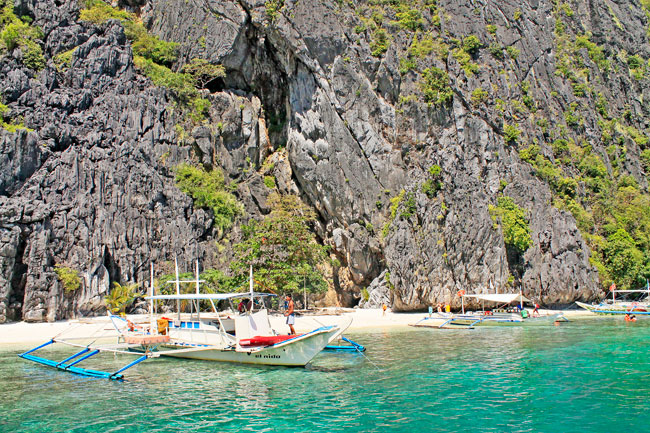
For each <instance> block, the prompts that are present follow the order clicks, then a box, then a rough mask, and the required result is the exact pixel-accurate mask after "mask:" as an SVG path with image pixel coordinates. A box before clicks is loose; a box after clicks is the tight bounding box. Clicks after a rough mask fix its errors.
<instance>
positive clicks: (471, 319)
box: [411, 291, 568, 329]
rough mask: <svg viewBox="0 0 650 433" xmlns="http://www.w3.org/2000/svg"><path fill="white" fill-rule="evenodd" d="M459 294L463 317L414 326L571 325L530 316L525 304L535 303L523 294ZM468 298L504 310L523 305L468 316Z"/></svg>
mask: <svg viewBox="0 0 650 433" xmlns="http://www.w3.org/2000/svg"><path fill="white" fill-rule="evenodd" d="M459 294H460V296H461V298H462V299H463V307H462V313H460V314H455V313H432V314H431V315H430V316H429V317H425V318H424V319H422V320H420V321H418V322H416V323H414V324H412V325H411V326H415V327H424V328H441V329H454V328H465V329H473V328H474V327H476V326H521V325H524V326H540V325H542V326H543V325H552V324H555V323H556V322H568V319H567V318H566V317H564V315H563V314H562V313H556V314H548V315H540V316H536V317H532V316H531V315H530V314H528V311H527V310H525V309H523V303H524V302H530V303H532V302H531V301H530V299H528V298H526V297H525V296H523V295H522V294H521V293H519V294H516V293H492V294H470V295H467V294H465V293H464V291H460V292H459ZM465 298H472V299H476V300H480V301H482V302H485V301H488V302H494V303H497V304H501V305H502V306H503V305H510V304H512V303H514V302H517V303H519V308H518V309H514V308H503V307H500V308H495V309H492V310H485V309H483V310H482V311H473V312H465V306H464V299H465Z"/></svg>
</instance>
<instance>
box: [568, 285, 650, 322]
mask: <svg viewBox="0 0 650 433" xmlns="http://www.w3.org/2000/svg"><path fill="white" fill-rule="evenodd" d="M610 291H611V292H612V299H606V300H604V301H603V302H601V303H600V304H591V305H590V304H585V303H584V302H576V304H577V305H578V306H579V307H581V308H584V309H585V310H587V311H591V312H592V313H595V314H599V315H621V314H622V315H628V314H634V315H635V316H636V315H638V316H640V317H642V316H648V315H650V283H647V282H646V288H645V290H643V289H639V290H616V289H615V286H614V285H612V287H611V288H610ZM617 293H618V294H622V295H623V299H621V298H619V299H617V298H616V294H617ZM633 293H642V294H645V297H642V298H641V299H639V300H637V301H630V300H626V299H625V297H626V296H630V295H631V294H633Z"/></svg>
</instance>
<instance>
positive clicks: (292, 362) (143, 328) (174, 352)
mask: <svg viewBox="0 0 650 433" xmlns="http://www.w3.org/2000/svg"><path fill="white" fill-rule="evenodd" d="M176 275H177V278H176V281H174V282H175V283H176V294H172V295H164V294H161V295H156V294H154V287H153V265H152V269H151V285H150V289H149V290H150V294H149V296H147V297H146V298H145V299H147V300H148V301H149V307H150V308H149V310H150V313H149V316H150V317H149V324H148V325H147V324H145V325H140V326H136V325H134V324H133V323H131V322H130V321H128V320H126V319H122V318H120V317H119V316H110V317H111V322H112V323H113V325H114V327H115V330H116V331H117V334H118V341H117V344H99V343H97V344H96V341H97V340H93V341H92V342H91V343H88V344H84V343H82V342H80V341H82V339H79V338H62V337H54V338H52V339H50V340H49V341H48V342H46V343H44V344H42V345H40V346H38V347H36V348H34V349H31V350H29V351H27V352H25V353H22V354H20V355H19V356H20V357H21V358H24V359H27V360H30V361H34V362H37V363H39V364H42V365H46V366H50V367H55V368H57V369H59V370H63V371H69V372H72V373H76V374H80V375H84V376H90V377H99V378H106V379H116V380H121V379H123V374H122V372H124V371H125V370H127V369H128V368H131V367H133V366H134V365H136V364H138V363H140V362H142V361H145V360H146V359H149V358H156V357H159V356H165V357H173V358H187V359H199V360H208V361H224V362H237V363H244V364H256V365H279V366H296V367H304V366H305V365H307V364H308V363H309V362H310V361H311V360H312V359H313V358H314V356H316V355H317V354H318V353H319V352H321V351H322V350H323V349H324V348H325V346H327V345H328V343H329V342H330V341H332V340H333V339H335V338H337V337H338V336H339V335H340V334H341V332H342V331H341V329H340V328H339V327H338V326H336V325H331V326H321V327H319V328H316V329H313V330H312V331H310V332H307V333H305V334H301V335H279V334H278V333H277V332H275V331H274V330H273V329H272V328H271V325H270V322H269V318H268V314H267V311H266V309H261V310H260V311H257V312H255V313H253V312H252V311H247V312H246V314H245V315H241V316H235V317H234V325H235V335H232V334H230V333H229V332H227V330H226V328H227V326H226V325H225V324H224V320H223V319H222V316H221V315H220V314H219V312H218V311H217V308H216V305H215V301H222V300H231V299H234V298H248V299H250V300H251V301H253V304H254V300H255V298H265V297H268V296H275V295H273V294H270V293H259V292H254V291H253V279H252V269H251V279H250V290H249V291H248V292H243V293H225V294H222V293H220V294H203V293H199V282H200V281H199V278H198V265H197V279H196V281H195V282H196V293H192V294H181V293H180V283H182V282H183V281H180V280H179V278H178V267H177V270H176ZM169 300H172V301H173V300H175V301H177V305H180V302H181V301H187V302H189V303H190V305H192V308H193V309H194V311H195V312H196V315H192V314H190V317H189V318H185V319H184V320H183V318H182V317H181V314H180V308H179V313H178V316H177V318H176V319H175V320H172V319H170V318H163V317H160V318H158V319H155V318H154V301H169ZM201 301H205V302H209V303H210V304H211V305H212V307H213V311H214V313H215V315H214V316H206V315H204V316H203V317H201V315H200V302H201ZM85 340H86V341H87V340H88V338H85ZM54 343H61V344H64V345H68V346H72V347H77V348H80V349H81V351H79V352H78V353H76V354H73V355H72V356H69V357H68V358H66V359H64V360H62V361H55V360H50V359H46V358H43V357H40V356H36V355H34V354H33V353H34V352H35V351H37V350H39V349H41V348H43V347H46V346H48V345H51V344H54ZM102 352H112V353H121V354H130V355H134V354H136V355H138V356H139V357H138V358H137V359H136V360H134V361H133V362H130V363H129V364H127V365H126V366H124V367H123V368H120V369H118V370H117V371H115V372H108V371H100V370H93V369H87V368H80V367H78V366H77V364H79V363H80V362H82V361H85V360H87V359H88V358H90V357H92V356H94V355H97V354H98V353H102Z"/></svg>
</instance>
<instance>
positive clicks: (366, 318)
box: [0, 308, 597, 345]
mask: <svg viewBox="0 0 650 433" xmlns="http://www.w3.org/2000/svg"><path fill="white" fill-rule="evenodd" d="M558 312H562V313H564V315H565V316H566V317H567V318H568V319H569V320H572V319H579V318H589V317H597V316H595V315H594V314H593V313H590V312H589V311H586V310H564V311H562V310H544V309H540V313H541V314H542V315H544V314H553V313H558ZM427 316H428V314H427V313H425V312H418V313H393V312H392V311H390V310H388V311H386V315H383V311H382V310H381V309H380V308H376V309H356V310H355V309H343V308H329V309H322V310H318V311H315V312H314V313H311V312H310V314H302V315H299V316H297V318H296V331H297V332H306V331H309V330H310V329H313V328H315V327H318V326H323V325H334V324H338V325H340V326H345V325H347V324H348V322H350V325H349V327H348V328H347V329H346V332H351V331H357V330H359V331H361V330H363V331H368V330H373V329H376V330H381V329H386V328H391V329H392V328H409V325H410V324H413V323H415V322H417V321H418V320H420V319H423V318H424V317H427ZM128 317H129V318H130V319H131V320H133V321H134V322H136V323H142V322H146V321H147V320H148V315H146V314H141V315H129V316H128ZM269 319H270V321H271V326H272V327H273V328H274V329H275V330H276V331H278V332H280V333H285V332H288V327H287V325H286V324H285V318H284V317H283V316H282V315H280V314H273V315H269ZM101 325H105V326H101ZM112 329H113V328H112V324H111V322H110V320H109V319H108V317H107V316H96V317H86V318H80V319H68V320H60V321H57V322H38V323H28V322H11V323H4V324H0V345H9V344H12V345H15V344H31V343H39V342H44V341H47V340H48V339H50V338H53V337H55V336H57V335H59V334H62V333H65V335H66V337H82V336H84V335H88V334H89V333H93V332H96V333H97V332H98V333H101V332H103V331H110V330H112Z"/></svg>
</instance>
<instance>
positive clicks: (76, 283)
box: [54, 264, 81, 292]
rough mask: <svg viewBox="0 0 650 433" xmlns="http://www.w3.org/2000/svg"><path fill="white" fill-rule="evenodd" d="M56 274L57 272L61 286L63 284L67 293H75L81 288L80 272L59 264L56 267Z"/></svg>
mask: <svg viewBox="0 0 650 433" xmlns="http://www.w3.org/2000/svg"><path fill="white" fill-rule="evenodd" d="M54 272H56V275H57V277H58V278H59V281H60V282H61V284H63V288H64V289H65V291H66V292H74V291H75V290H77V289H78V288H79V287H81V278H79V271H76V270H74V269H71V268H68V267H67V266H63V265H60V264H57V265H55V266H54Z"/></svg>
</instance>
